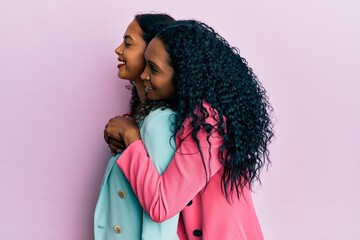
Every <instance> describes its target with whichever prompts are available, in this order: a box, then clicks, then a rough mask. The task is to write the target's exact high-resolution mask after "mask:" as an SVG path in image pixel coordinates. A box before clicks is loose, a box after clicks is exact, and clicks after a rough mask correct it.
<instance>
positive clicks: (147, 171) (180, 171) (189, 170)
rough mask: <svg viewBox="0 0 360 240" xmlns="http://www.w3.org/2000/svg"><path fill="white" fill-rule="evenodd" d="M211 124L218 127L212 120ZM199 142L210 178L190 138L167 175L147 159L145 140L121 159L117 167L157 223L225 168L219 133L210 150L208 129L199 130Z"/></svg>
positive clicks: (178, 207) (173, 213) (185, 140)
mask: <svg viewBox="0 0 360 240" xmlns="http://www.w3.org/2000/svg"><path fill="white" fill-rule="evenodd" d="M207 122H209V123H210V124H214V120H213V119H212V118H211V117H209V118H208V119H207ZM184 126H185V131H184V134H186V133H187V132H189V131H190V129H189V127H188V121H187V120H186V121H185V123H184ZM198 139H199V141H200V143H201V146H200V147H201V151H202V153H203V156H204V159H205V165H206V170H207V176H206V173H205V169H204V165H203V162H202V160H201V156H200V153H199V151H198V149H197V147H196V144H195V142H194V141H193V139H192V137H191V136H189V135H188V136H187V137H186V138H185V139H183V141H182V142H181V144H180V145H179V146H177V151H176V153H175V155H174V158H173V159H172V161H171V163H170V164H169V166H168V168H167V169H166V170H165V172H164V173H163V175H160V174H159V173H158V171H157V170H156V168H155V166H154V165H153V163H152V162H151V160H150V157H149V156H147V152H146V149H145V147H144V144H143V142H142V141H141V140H135V141H132V143H131V144H130V145H129V146H128V148H127V149H126V150H125V151H124V153H123V154H122V155H121V157H120V158H119V159H118V161H117V164H118V165H119V167H120V168H121V169H122V170H123V172H124V174H125V176H126V178H127V179H128V180H129V182H130V184H131V186H132V188H133V189H134V192H135V194H136V195H137V197H138V199H139V201H140V203H141V205H142V206H143V208H144V209H145V211H146V212H147V213H148V214H149V215H150V217H151V218H152V219H153V220H154V221H156V222H161V221H164V220H166V219H168V218H170V217H172V216H174V215H175V214H177V213H179V212H180V211H181V210H182V209H183V208H184V207H185V206H186V204H187V203H188V202H189V201H190V200H191V199H193V198H194V197H195V196H196V194H197V193H198V192H199V191H201V190H202V189H203V188H204V187H205V185H206V182H207V179H210V178H211V177H212V176H213V175H214V174H215V173H216V172H217V171H218V170H219V169H220V168H221V167H222V165H221V163H220V162H219V161H218V150H219V146H220V145H221V143H222V139H221V138H220V137H219V135H218V133H217V132H213V133H212V136H211V137H210V139H209V141H210V142H211V148H210V149H209V146H208V143H207V141H206V133H205V131H204V130H200V131H199V133H198ZM209 150H210V152H211V160H210V161H208V159H209Z"/></svg>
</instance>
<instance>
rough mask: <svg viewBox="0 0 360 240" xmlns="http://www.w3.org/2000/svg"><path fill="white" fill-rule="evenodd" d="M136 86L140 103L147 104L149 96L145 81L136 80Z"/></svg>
mask: <svg viewBox="0 0 360 240" xmlns="http://www.w3.org/2000/svg"><path fill="white" fill-rule="evenodd" d="M134 85H135V88H136V91H137V93H138V95H139V98H140V101H141V102H142V103H143V102H145V100H146V98H147V95H146V92H145V86H144V83H143V81H142V80H141V79H139V80H136V81H134Z"/></svg>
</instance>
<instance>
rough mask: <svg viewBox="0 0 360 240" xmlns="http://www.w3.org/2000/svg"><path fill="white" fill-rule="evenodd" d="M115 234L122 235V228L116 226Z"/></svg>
mask: <svg viewBox="0 0 360 240" xmlns="http://www.w3.org/2000/svg"><path fill="white" fill-rule="evenodd" d="M114 232H115V233H117V234H119V233H121V227H120V226H118V225H116V226H115V227H114Z"/></svg>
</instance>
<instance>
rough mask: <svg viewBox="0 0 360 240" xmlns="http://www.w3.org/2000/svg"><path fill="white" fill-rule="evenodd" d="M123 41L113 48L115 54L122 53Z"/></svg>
mask: <svg viewBox="0 0 360 240" xmlns="http://www.w3.org/2000/svg"><path fill="white" fill-rule="evenodd" d="M123 45H124V44H123V43H122V44H120V45H119V46H118V47H117V48H116V49H115V53H116V54H117V55H122V54H123V50H124V47H123Z"/></svg>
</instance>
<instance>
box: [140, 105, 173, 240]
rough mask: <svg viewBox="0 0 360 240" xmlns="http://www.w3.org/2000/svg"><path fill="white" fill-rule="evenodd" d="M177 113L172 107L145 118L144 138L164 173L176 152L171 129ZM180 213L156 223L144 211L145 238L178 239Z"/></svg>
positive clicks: (150, 154) (145, 239) (143, 237)
mask: <svg viewBox="0 0 360 240" xmlns="http://www.w3.org/2000/svg"><path fill="white" fill-rule="evenodd" d="M174 114H175V113H174V112H173V111H171V110H170V109H165V110H160V109H158V110H155V111H154V112H151V113H150V114H149V115H148V116H147V117H146V118H145V120H144V123H143V126H142V130H143V133H144V134H142V135H143V136H142V139H143V142H144V145H145V146H146V150H147V153H148V155H149V156H150V158H151V159H152V160H153V164H154V166H155V168H156V170H157V172H159V173H160V174H162V173H163V172H164V171H165V169H166V168H167V166H168V165H169V163H170V161H171V159H172V158H173V156H174V153H175V140H174V138H173V137H172V136H173V134H174V133H173V131H172V130H171V127H172V125H173V124H172V123H173V121H172V120H173V117H174V116H175V115H174ZM178 219H179V214H177V215H175V216H173V217H172V218H170V219H168V220H166V221H164V222H161V223H156V222H154V221H152V219H151V218H150V217H149V215H148V214H146V212H145V211H143V224H142V238H141V239H143V240H147V239H148V240H152V239H158V240H175V239H176V240H177V239H178V236H177V225H178Z"/></svg>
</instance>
